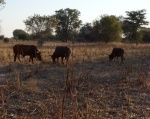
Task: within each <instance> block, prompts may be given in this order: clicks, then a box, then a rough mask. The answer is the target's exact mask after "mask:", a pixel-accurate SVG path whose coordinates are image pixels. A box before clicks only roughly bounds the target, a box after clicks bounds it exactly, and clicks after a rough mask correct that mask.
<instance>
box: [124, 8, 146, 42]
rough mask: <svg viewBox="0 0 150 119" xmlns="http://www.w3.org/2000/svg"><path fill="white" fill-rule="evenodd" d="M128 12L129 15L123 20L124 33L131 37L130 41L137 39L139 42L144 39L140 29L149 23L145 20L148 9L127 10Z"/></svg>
mask: <svg viewBox="0 0 150 119" xmlns="http://www.w3.org/2000/svg"><path fill="white" fill-rule="evenodd" d="M126 14H127V17H125V20H124V22H123V31H124V34H125V35H126V37H128V38H129V39H130V42H131V41H136V43H138V42H139V41H140V40H141V39H142V36H141V35H142V34H141V32H139V31H140V29H141V28H142V26H144V25H148V23H149V22H148V21H146V20H145V19H146V17H145V15H146V10H145V9H143V10H138V11H127V12H126Z"/></svg>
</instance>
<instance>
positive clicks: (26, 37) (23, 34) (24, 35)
mask: <svg viewBox="0 0 150 119" xmlns="http://www.w3.org/2000/svg"><path fill="white" fill-rule="evenodd" d="M13 36H14V38H15V39H22V40H29V34H28V33H26V32H25V31H23V30H21V29H16V30H14V31H13Z"/></svg>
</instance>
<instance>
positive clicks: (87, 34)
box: [78, 23, 94, 42]
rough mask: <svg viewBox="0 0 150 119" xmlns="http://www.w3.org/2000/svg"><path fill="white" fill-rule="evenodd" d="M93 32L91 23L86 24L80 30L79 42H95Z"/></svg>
mask: <svg viewBox="0 0 150 119" xmlns="http://www.w3.org/2000/svg"><path fill="white" fill-rule="evenodd" d="M92 31H93V27H92V24H91V23H86V24H84V25H83V26H82V27H81V28H80V31H79V40H78V41H88V42H92V41H94V36H93V33H92Z"/></svg>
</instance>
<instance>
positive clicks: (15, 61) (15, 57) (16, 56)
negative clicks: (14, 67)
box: [14, 54, 17, 62]
mask: <svg viewBox="0 0 150 119" xmlns="http://www.w3.org/2000/svg"><path fill="white" fill-rule="evenodd" d="M16 57H17V55H16V54H15V55H14V62H16Z"/></svg>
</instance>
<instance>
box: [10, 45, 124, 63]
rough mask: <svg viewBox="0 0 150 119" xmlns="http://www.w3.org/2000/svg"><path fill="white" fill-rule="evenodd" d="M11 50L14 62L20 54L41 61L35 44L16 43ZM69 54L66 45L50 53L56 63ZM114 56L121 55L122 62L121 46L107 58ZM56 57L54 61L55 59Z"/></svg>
mask: <svg viewBox="0 0 150 119" xmlns="http://www.w3.org/2000/svg"><path fill="white" fill-rule="evenodd" d="M13 52H14V62H15V61H16V58H18V60H19V61H20V55H21V56H22V57H25V56H29V62H30V61H32V63H33V58H37V59H38V60H39V61H42V57H41V53H40V52H39V51H38V49H37V47H36V46H35V45H22V44H17V45H14V46H13ZM70 54H71V50H70V49H69V48H68V47H67V46H57V47H56V48H55V51H54V53H53V54H52V55H51V58H52V60H53V62H54V63H55V62H56V63H58V59H59V57H61V61H62V63H63V64H64V62H63V59H64V58H65V59H66V62H68V60H69V56H70ZM115 57H117V59H118V57H121V62H123V60H124V59H125V58H124V50H123V49H122V48H113V50H112V53H111V54H110V55H109V60H110V61H111V60H113V59H114V58H115ZM55 59H56V61H55Z"/></svg>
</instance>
